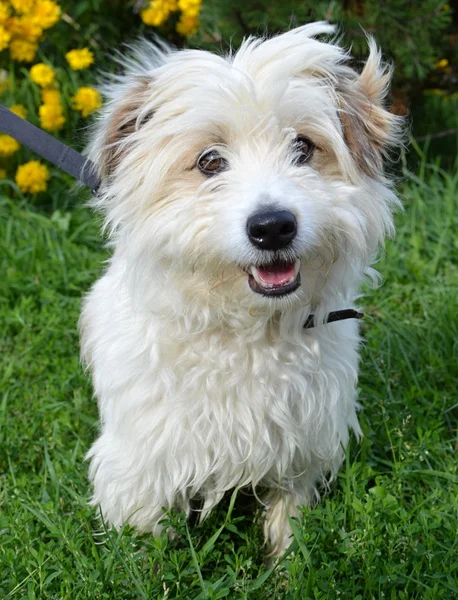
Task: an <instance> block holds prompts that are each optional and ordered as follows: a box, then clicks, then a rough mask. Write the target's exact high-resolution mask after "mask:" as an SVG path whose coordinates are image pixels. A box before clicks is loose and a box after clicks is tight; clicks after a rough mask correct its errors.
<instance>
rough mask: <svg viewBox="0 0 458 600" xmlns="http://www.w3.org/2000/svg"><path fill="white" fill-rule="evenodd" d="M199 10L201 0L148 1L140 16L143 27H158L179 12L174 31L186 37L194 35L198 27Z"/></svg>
mask: <svg viewBox="0 0 458 600" xmlns="http://www.w3.org/2000/svg"><path fill="white" fill-rule="evenodd" d="M201 8H202V0H150V1H149V4H148V7H147V8H146V9H145V10H142V11H141V13H140V16H141V18H142V21H143V23H145V25H151V26H152V27H159V26H160V25H163V24H164V23H165V22H166V21H167V20H168V19H169V18H170V17H171V15H172V14H173V13H177V12H179V18H178V21H177V22H176V25H175V29H176V31H177V32H178V33H179V34H180V35H182V36H184V37H188V36H190V35H193V34H194V33H196V31H197V29H198V27H199V14H200V10H201Z"/></svg>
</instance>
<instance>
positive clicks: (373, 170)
mask: <svg viewBox="0 0 458 600" xmlns="http://www.w3.org/2000/svg"><path fill="white" fill-rule="evenodd" d="M369 45H370V55H369V58H368V60H367V63H366V65H365V67H364V69H363V71H362V73H361V74H360V75H359V76H358V75H357V76H356V77H355V76H353V77H348V78H345V79H344V81H341V82H340V84H339V96H340V102H341V112H340V119H341V122H342V127H343V131H344V136H345V140H346V142H347V145H348V147H349V148H350V151H351V153H352V155H353V156H354V158H355V160H356V162H357V164H358V166H359V168H360V169H361V170H362V171H363V172H364V173H366V175H369V176H370V177H374V178H378V179H380V178H382V177H383V159H384V157H385V155H386V153H387V150H388V149H389V147H390V146H396V145H398V144H399V143H400V119H399V117H397V116H395V115H393V114H392V113H390V112H389V110H387V109H386V108H385V102H386V97H387V95H388V90H389V84H390V81H391V70H390V69H389V68H386V67H384V66H383V65H382V64H381V57H380V53H379V51H378V50H377V48H376V46H375V43H374V42H373V40H370V41H369ZM353 73H354V72H353Z"/></svg>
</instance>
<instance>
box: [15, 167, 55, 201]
mask: <svg viewBox="0 0 458 600" xmlns="http://www.w3.org/2000/svg"><path fill="white" fill-rule="evenodd" d="M49 178H50V174H49V170H48V168H47V167H45V165H42V164H41V162H40V161H39V160H30V161H29V162H26V163H24V164H23V165H21V166H20V167H19V168H18V170H17V171H16V178H15V179H16V183H17V185H18V187H19V189H20V190H21V192H30V193H31V194H38V192H44V191H45V190H46V186H47V182H48V179H49Z"/></svg>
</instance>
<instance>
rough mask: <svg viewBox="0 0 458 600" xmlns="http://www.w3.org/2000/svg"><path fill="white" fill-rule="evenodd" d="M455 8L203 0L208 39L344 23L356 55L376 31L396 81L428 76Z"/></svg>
mask: <svg viewBox="0 0 458 600" xmlns="http://www.w3.org/2000/svg"><path fill="white" fill-rule="evenodd" d="M451 15H452V12H451V9H450V6H449V5H447V4H446V2H445V0H420V1H418V2H411V3H406V2H404V1H403V0H391V1H384V2H380V1H379V0H340V1H338V0H331V2H329V1H328V0H326V1H319V0H318V1H317V2H300V1H299V0H287V1H286V2H285V1H276V2H272V1H271V0H259V1H258V2H256V3H249V2H244V1H243V0H235V1H232V2H224V1H219V0H216V1H209V2H204V4H203V14H202V20H203V28H202V29H203V31H204V32H205V34H206V35H205V34H204V35H203V41H204V42H205V40H215V41H216V42H219V41H220V40H222V42H223V43H226V44H227V43H228V42H229V41H231V43H232V44H233V45H234V46H236V47H237V46H238V45H239V43H240V41H241V39H242V37H243V36H246V35H250V34H258V35H259V34H264V33H265V32H266V31H270V32H276V31H284V30H285V29H288V28H291V27H294V26H298V25H302V24H304V23H308V22H311V21H317V20H326V21H329V22H331V23H335V24H337V25H338V27H339V30H340V31H341V33H342V34H343V40H344V43H345V44H346V46H347V47H350V46H351V48H352V52H353V54H354V55H355V56H356V57H359V58H362V57H363V56H365V55H366V54H367V42H366V36H365V31H366V32H368V33H371V34H373V35H374V36H375V38H376V39H377V41H378V43H379V44H380V45H381V47H382V48H383V51H384V53H385V55H387V56H389V57H391V58H392V59H393V61H394V63H395V65H396V71H395V76H396V81H397V84H398V85H401V86H402V87H404V86H405V85H406V83H409V82H415V81H419V80H420V81H421V80H424V79H425V78H426V77H427V75H428V73H430V72H431V70H432V69H433V68H434V65H435V62H436V61H437V60H438V59H439V58H442V57H443V55H444V52H445V50H446V49H447V46H448V44H447V38H446V36H445V34H446V33H447V32H448V28H449V27H450V25H451Z"/></svg>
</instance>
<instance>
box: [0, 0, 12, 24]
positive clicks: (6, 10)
mask: <svg viewBox="0 0 458 600" xmlns="http://www.w3.org/2000/svg"><path fill="white" fill-rule="evenodd" d="M9 16H10V7H9V6H8V4H6V2H0V23H1V24H2V25H3V23H4V22H5V21H6V20H7V18H8V17H9Z"/></svg>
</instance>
